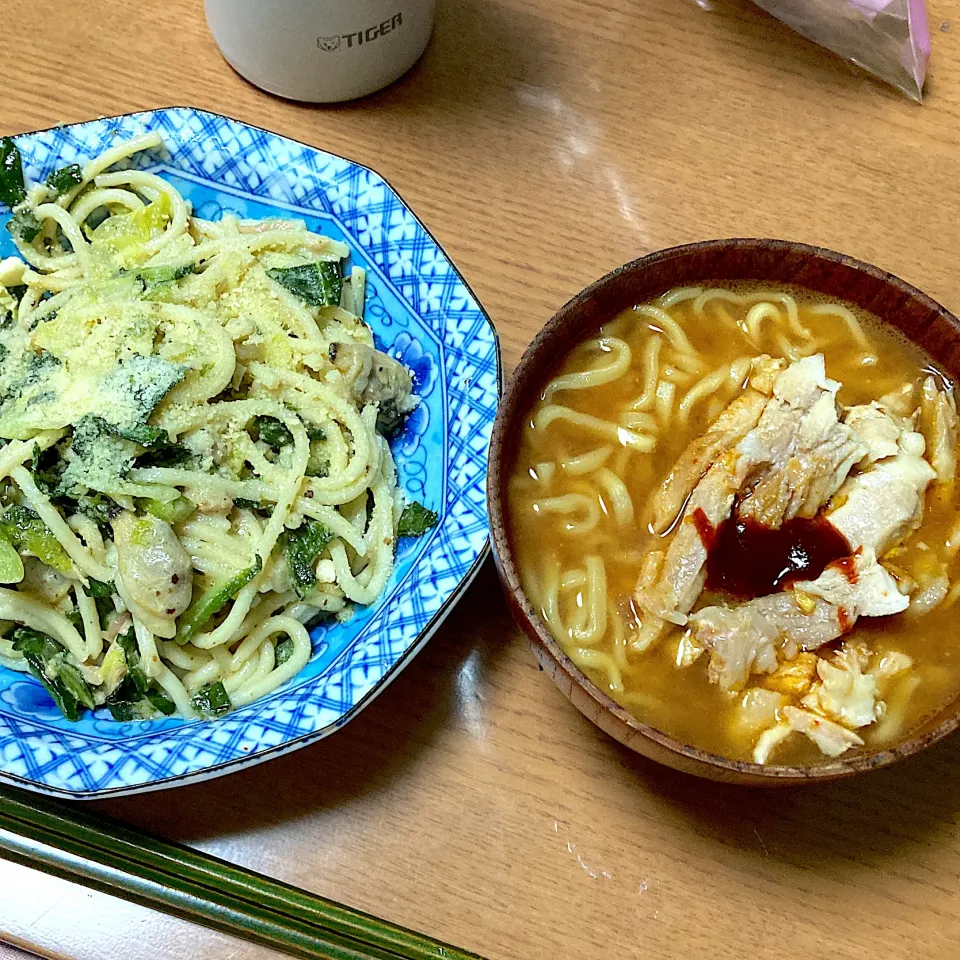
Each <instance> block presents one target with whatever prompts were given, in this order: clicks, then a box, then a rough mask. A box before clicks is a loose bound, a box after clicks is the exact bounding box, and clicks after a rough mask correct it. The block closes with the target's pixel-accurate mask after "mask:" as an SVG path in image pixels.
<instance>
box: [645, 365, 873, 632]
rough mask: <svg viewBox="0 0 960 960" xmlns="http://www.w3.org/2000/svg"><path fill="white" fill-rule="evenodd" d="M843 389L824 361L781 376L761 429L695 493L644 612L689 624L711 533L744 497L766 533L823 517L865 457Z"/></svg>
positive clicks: (743, 507) (649, 586) (745, 508)
mask: <svg viewBox="0 0 960 960" xmlns="http://www.w3.org/2000/svg"><path fill="white" fill-rule="evenodd" d="M839 386H840V385H839V384H838V383H836V382H835V381H832V380H828V379H827V377H826V373H825V370H824V365H823V357H822V356H821V355H819V354H818V355H816V356H812V357H805V358H804V359H802V360H798V361H796V362H795V363H792V364H791V365H790V366H789V367H787V368H786V369H785V370H783V371H782V372H781V373H780V374H779V375H778V376H777V377H776V380H775V382H774V384H773V390H772V393H773V396H772V398H771V399H770V400H768V401H767V404H766V406H765V407H764V410H763V413H762V414H761V416H760V419H759V421H758V423H757V426H756V427H754V428H753V429H752V430H750V431H749V432H748V433H747V434H746V435H745V436H744V437H743V439H742V440H741V441H740V442H739V443H738V444H737V446H736V447H735V448H734V449H733V450H728V451H727V452H726V453H725V454H724V455H723V456H721V457H720V458H719V459H718V460H716V462H715V463H714V464H713V465H712V466H711V467H710V468H709V470H707V472H706V474H705V475H704V477H703V478H702V479H701V480H700V482H699V483H698V484H697V485H696V487H695V488H694V490H693V493H691V494H690V498H689V500H688V501H687V507H686V510H685V511H684V516H683V520H682V521H681V522H680V524H679V525H678V527H677V531H676V533H675V534H674V536H673V539H672V540H671V542H670V545H669V547H668V548H667V551H666V556H665V557H664V560H663V563H662V564H661V566H660V569H659V572H658V574H657V577H656V578H655V579H654V580H653V582H649V580H642V582H641V583H640V584H639V585H638V588H637V594H636V597H637V601H638V602H639V604H640V605H641V606H642V607H644V608H645V609H646V610H647V611H648V612H649V613H651V614H653V615H654V616H656V617H659V618H661V619H663V620H668V621H671V622H674V623H680V624H682V623H684V622H686V614H687V613H688V612H689V611H690V610H691V608H692V607H693V604H694V603H695V602H696V599H697V597H698V596H699V595H700V591H701V590H702V588H703V584H704V581H705V579H706V574H705V572H704V565H705V563H706V560H707V548H706V546H705V545H704V543H703V536H702V534H703V531H704V530H705V529H711V530H712V529H713V528H715V527H717V526H719V524H720V523H721V522H722V521H723V520H725V519H726V518H727V517H728V516H729V515H730V512H731V510H732V508H733V504H734V500H735V498H736V497H737V495H738V494H739V495H741V500H740V513H741V515H746V516H753V517H754V518H755V519H757V520H758V521H759V522H761V523H763V524H764V525H765V526H772V527H777V526H779V525H780V523H781V522H782V521H783V520H785V519H790V518H792V517H794V516H798V515H799V516H805V517H812V516H814V515H815V514H816V513H817V511H818V510H819V509H820V507H821V506H822V505H823V503H824V502H825V501H826V500H827V499H828V498H829V497H830V496H831V495H832V494H833V493H834V491H835V490H836V489H837V487H839V486H840V484H842V483H843V480H844V478H845V477H846V475H847V472H848V471H849V470H850V467H851V466H852V465H853V464H854V463H856V462H857V461H858V460H859V459H861V457H862V456H863V454H864V452H865V448H864V447H863V445H862V444H861V443H860V442H859V440H857V439H856V436H855V435H854V434H853V431H852V430H850V428H849V427H847V426H845V425H844V424H841V423H840V422H839V421H838V419H837V412H836V393H837V390H838V389H839ZM751 484H755V485H754V486H752V487H751ZM744 491H749V492H747V493H746V495H745V496H744V495H743V494H744ZM755 498H756V499H755Z"/></svg>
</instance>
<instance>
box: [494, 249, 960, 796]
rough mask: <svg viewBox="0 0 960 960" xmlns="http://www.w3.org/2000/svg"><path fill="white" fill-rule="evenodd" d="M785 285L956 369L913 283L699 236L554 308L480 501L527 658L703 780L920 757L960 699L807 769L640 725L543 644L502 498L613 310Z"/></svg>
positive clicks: (850, 769)
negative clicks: (540, 398) (739, 287)
mask: <svg viewBox="0 0 960 960" xmlns="http://www.w3.org/2000/svg"><path fill="white" fill-rule="evenodd" d="M724 280H726V281H733V280H760V281H769V282H771V283H780V284H795V285H798V286H801V287H806V288H807V289H809V290H813V291H817V292H819V293H823V294H827V295H829V296H833V297H837V298H840V299H843V300H846V301H848V302H852V303H855V304H857V305H858V306H860V307H862V308H863V309H865V310H869V311H870V312H871V313H873V314H875V315H877V316H878V317H880V318H881V319H882V320H885V321H886V322H887V323H890V324H892V325H893V326H895V327H897V328H898V329H899V330H901V331H902V332H903V333H904V334H906V336H907V337H909V338H910V339H911V340H912V341H914V342H915V343H917V344H919V345H920V346H921V347H922V348H923V349H924V350H925V351H926V352H927V353H928V354H929V355H930V356H932V357H934V358H935V359H936V360H937V361H938V363H940V364H941V365H942V366H943V368H944V369H945V370H946V371H948V372H949V373H950V374H951V375H957V374H960V321H958V320H957V318H956V317H954V316H953V315H952V314H951V313H949V312H948V311H946V310H945V309H944V308H943V307H941V306H940V305H939V304H938V303H935V302H934V301H933V300H931V299H930V297H928V296H927V295H926V294H924V293H922V292H921V291H919V290H918V289H916V287H912V286H911V285H910V284H908V283H905V282H904V281H903V280H900V279H899V278H898V277H895V276H893V275H892V274H889V273H886V272H885V271H883V270H879V269H878V268H877V267H872V266H870V265H868V264H865V263H861V262H860V261H858V260H854V259H852V258H851V257H846V256H843V255H842V254H839V253H833V252H832V251H829V250H823V249H821V248H819V247H811V246H807V245H805V244H801V243H792V242H790V241H785V240H707V241H704V242H702V243H694V244H690V245H688V246H682V247H673V248H671V249H669V250H661V251H659V252H657V253H652V254H650V255H649V256H647V257H643V258H641V259H640V260H634V261H633V262H632V263H628V264H626V266H623V267H620V268H619V269H617V270H614V271H613V272H612V273H609V274H607V276H605V277H603V279H601V280H598V281H597V282H596V283H594V284H593V285H592V286H590V287H587V289H586V290H584V291H583V292H582V293H580V294H578V295H577V296H576V297H574V298H573V299H572V300H571V301H570V302H569V303H568V304H566V305H565V306H564V307H562V308H561V309H560V311H559V312H558V313H557V314H556V316H554V317H553V319H552V320H551V321H550V322H549V323H548V324H547V325H546V326H545V327H544V328H543V329H542V330H541V331H540V333H539V334H538V335H537V336H536V338H535V339H534V341H533V342H532V343H531V344H530V346H529V347H528V348H527V350H526V352H525V353H524V355H523V358H522V359H521V361H520V364H519V366H518V367H517V369H516V370H515V371H514V374H513V377H512V379H511V381H510V383H509V385H508V387H507V390H506V393H505V394H504V397H503V400H502V402H501V404H500V411H499V413H498V415H497V421H496V425H495V426H494V432H493V439H492V442H491V444H490V469H489V473H488V478H487V502H488V505H489V510H490V527H491V538H492V541H493V549H494V557H495V560H496V564H497V571H498V573H499V575H500V580H501V583H502V585H503V588H504V592H505V594H506V597H507V601H508V603H509V605H510V608H511V610H512V612H513V615H514V617H515V618H516V620H517V622H518V623H519V624H520V626H521V627H522V628H523V629H524V631H525V632H526V634H527V636H528V637H529V639H530V642H531V644H532V646H533V651H534V653H535V654H536V657H537V659H538V660H539V662H540V664H541V665H542V666H543V669H544V670H546V671H547V673H548V674H549V675H550V677H551V678H552V679H553V681H554V682H555V683H556V684H557V686H558V687H559V688H560V689H561V690H562V691H563V693H564V694H565V695H566V696H567V697H569V699H570V700H571V701H572V702H573V704H574V705H575V706H576V707H577V709H579V710H580V711H581V712H582V713H583V714H584V715H585V716H586V717H588V718H589V719H590V720H592V721H593V722H594V723H596V724H597V725H598V726H599V727H600V728H601V729H603V730H605V731H606V732H607V733H609V734H610V735H611V736H612V737H615V738H616V739H617V740H619V741H620V742H621V743H623V744H625V745H626V746H628V747H630V748H631V749H633V750H636V751H637V752H638V753H641V754H643V755H644V756H646V757H650V758H651V759H652V760H657V761H659V762H660V763H665V764H667V765H668V766H670V767H674V768H676V769H677V770H682V771H685V772H687V773H693V774H696V775H698V776H701V777H707V778H709V779H711V780H721V781H726V782H731V783H742V784H751V785H787V784H799V783H811V782H819V781H826V780H835V779H838V778H840V777H849V776H853V775H854V774H858V773H864V772H866V771H867V770H875V769H877V768H879V767H885V766H887V765H888V764H891V763H894V762H895V761H897V760H900V759H902V758H903V757H908V756H910V755H911V754H914V753H918V752H919V751H920V750H923V749H924V748H925V747H928V746H929V745H930V744H932V743H935V742H936V741H937V740H939V739H940V738H941V737H944V736H946V735H947V734H948V733H951V732H952V731H953V730H954V729H956V727H957V726H958V724H960V699H958V700H956V701H954V702H952V703H950V704H949V705H947V706H946V707H944V708H943V709H942V710H941V711H940V712H939V713H937V714H936V715H934V716H932V717H930V718H929V719H927V720H926V721H924V722H923V724H922V725H921V726H920V727H919V728H917V729H914V730H913V731H911V733H910V734H908V736H907V737H906V738H905V739H904V740H903V741H902V742H901V743H898V744H897V745H895V746H893V747H890V748H889V749H886V750H879V751H875V752H872V753H870V752H867V753H860V754H857V755H855V756H851V757H849V758H847V759H842V758H841V759H837V760H829V761H825V762H824V763H821V764H816V765H814V766H810V767H792V766H776V765H769V766H764V765H761V764H756V763H750V762H746V761H742V760H730V759H727V758H725V757H720V756H716V755H714V754H711V753H707V752H706V751H703V750H700V749H697V748H696V747H692V746H690V745H689V744H686V743H681V742H680V741H678V740H675V739H674V738H672V737H669V736H667V735H666V734H665V733H662V732H661V731H660V730H657V729H655V728H654V727H651V726H649V725H647V724H645V723H642V722H641V721H639V720H638V719H637V718H636V717H634V716H632V715H631V714H629V713H628V712H627V711H626V710H624V709H623V707H621V706H620V705H619V704H617V703H615V702H614V701H613V700H612V699H611V698H610V697H609V696H607V694H606V693H604V692H603V691H602V690H600V689H599V688H598V687H597V686H595V685H594V684H593V683H592V682H591V681H590V680H589V679H587V677H586V676H585V675H584V674H583V673H582V672H581V671H580V669H579V668H578V667H577V666H575V665H574V663H573V662H572V661H571V660H570V658H569V657H568V656H567V655H566V654H565V653H564V652H563V650H562V649H561V647H560V645H559V644H558V643H557V642H556V641H555V640H554V639H553V637H552V636H551V635H550V632H549V631H548V629H547V627H546V625H545V624H544V623H543V621H542V620H541V619H540V617H539V615H538V614H537V613H536V611H535V610H534V608H533V605H532V604H531V603H530V600H529V599H528V598H527V596H526V595H525V594H524V592H523V589H522V588H521V586H520V579H519V576H518V572H517V566H516V563H515V561H514V556H513V550H512V548H511V543H510V525H509V519H508V516H507V509H506V498H507V484H508V482H509V478H510V474H511V470H512V466H513V463H514V460H515V457H516V455H517V449H518V441H519V432H520V428H521V427H522V418H523V416H524V415H525V413H526V411H528V410H529V409H530V407H531V406H532V405H533V403H534V401H535V398H536V396H537V394H538V392H539V391H540V390H541V389H542V387H543V384H544V383H546V382H547V380H548V378H549V376H550V374H551V373H552V371H553V369H554V368H555V367H556V365H557V364H558V362H559V360H560V359H561V358H563V357H564V356H566V354H567V353H568V352H569V351H570V350H571V349H572V348H573V346H575V345H576V344H577V343H579V342H580V341H582V340H583V339H585V338H586V337H587V336H589V335H590V334H592V333H594V332H595V331H596V330H597V329H598V328H599V327H600V326H601V325H602V324H603V323H605V322H606V321H608V320H610V319H611V318H612V317H614V316H616V314H618V313H619V312H620V311H622V310H624V309H626V308H628V307H631V306H633V305H635V304H637V303H643V302H645V301H649V300H652V299H654V298H655V297H658V296H660V295H661V294H662V293H665V292H666V291H667V290H669V289H671V288H672V287H683V286H694V285H696V286H700V285H702V284H705V283H709V282H711V281H724Z"/></svg>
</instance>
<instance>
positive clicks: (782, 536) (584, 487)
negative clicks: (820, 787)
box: [509, 285, 960, 764]
mask: <svg viewBox="0 0 960 960" xmlns="http://www.w3.org/2000/svg"><path fill="white" fill-rule="evenodd" d="M525 422H526V426H525V427H524V430H523V435H522V439H521V444H520V449H519V453H518V458H517V461H516V465H515V469H514V470H513V473H512V476H511V481H510V487H509V516H510V524H511V538H512V542H513V544H514V548H515V552H516V556H517V560H518V566H519V569H520V573H521V580H522V583H523V586H524V589H525V591H526V592H527V595H528V596H529V597H530V598H531V600H532V601H533V603H534V606H535V607H536V608H537V609H538V611H539V613H540V615H541V617H542V618H543V620H544V622H545V624H546V625H547V627H548V628H549V630H550V631H551V633H552V634H553V636H554V637H555V638H556V639H557V641H558V643H559V644H560V645H561V646H562V648H563V649H564V651H565V652H566V653H567V655H568V656H569V657H570V659H571V660H572V661H573V662H574V663H575V664H576V665H577V666H578V667H579V668H580V669H581V670H582V671H583V672H584V673H585V674H586V675H587V676H588V677H590V678H591V679H592V680H593V681H594V682H595V683H596V684H597V685H598V686H599V687H601V689H603V690H604V691H605V692H607V693H608V694H609V695H610V696H611V697H612V698H613V699H614V700H615V701H617V702H618V703H620V704H621V705H622V706H623V707H625V708H626V709H627V710H629V711H630V712H632V713H633V714H634V715H635V716H636V717H638V718H639V719H640V720H642V721H644V722H646V723H649V724H651V725H653V726H655V727H657V728H658V729H660V730H663V731H664V732H666V733H668V734H670V735H672V736H674V737H676V738H677V739H679V740H681V741H683V742H686V743H691V744H693V745H695V746H697V747H700V748H702V749H704V750H707V751H710V752H713V753H715V754H719V755H722V756H725V757H730V758H736V759H744V760H754V761H755V762H758V763H797V764H810V763H816V762H822V761H823V760H824V758H832V757H838V756H841V755H845V754H847V753H848V752H850V751H858V750H867V749H876V748H880V747H883V746H884V745H888V744H890V743H892V742H893V741H894V740H896V739H898V738H901V737H902V736H903V735H904V734H905V733H907V732H908V731H909V730H910V729H911V728H912V727H914V726H916V725H917V724H918V723H920V722H921V721H922V719H923V718H924V717H925V716H927V715H929V714H930V713H931V712H932V711H934V710H935V709H937V708H938V707H939V706H941V705H942V704H943V703H944V702H945V701H946V700H947V698H949V697H951V696H953V695H954V694H955V693H956V692H958V689H960V673H958V671H957V670H956V669H955V668H952V666H951V662H952V652H953V651H952V639H951V638H952V629H951V627H952V624H951V619H952V617H953V616H954V611H953V610H952V607H953V605H954V604H955V603H956V601H957V599H958V598H960V581H958V580H957V572H958V571H957V562H956V556H957V553H958V551H960V523H958V522H957V520H956V519H955V518H956V515H957V512H956V506H957V502H956V500H957V492H956V484H955V481H954V477H955V474H956V432H957V410H956V402H955V398H954V390H953V384H952V382H951V381H950V380H949V379H948V378H947V377H946V376H945V375H944V373H943V372H942V371H941V370H939V369H938V368H937V367H936V365H934V364H933V363H932V362H931V361H930V359H929V358H928V357H926V356H924V355H922V354H921V353H920V351H919V350H918V348H917V347H915V346H914V345H913V344H911V343H909V342H907V341H906V340H904V339H902V338H900V337H899V336H897V335H896V334H895V333H894V332H892V331H891V329H890V328H889V327H887V326H884V325H883V324H882V323H880V321H878V320H877V319H876V318H874V317H872V316H869V315H867V314H865V313H864V312H863V311H860V310H858V309H855V308H853V307H851V306H849V305H847V304H844V303H839V302H833V301H828V300H826V299H824V298H823V297H820V296H816V295H813V294H811V293H809V292H807V291H804V290H798V289H788V288H766V287H758V286H755V285H739V286H737V285H734V286H730V287H710V286H703V287H691V288H684V289H677V290H672V291H670V292H668V293H666V294H664V295H663V296H662V297H660V298H659V299H657V300H656V301H653V302H651V303H646V304H642V305H639V306H637V307H634V308H632V309H629V310H627V311H625V312H624V313H622V314H621V315H619V316H617V317H615V318H613V319H612V320H611V321H610V322H609V323H607V324H606V325H604V327H603V328H602V329H601V330H599V331H598V333H597V334H596V336H594V337H591V338H590V339H588V340H586V341H584V342H583V343H581V344H579V345H578V346H577V347H576V348H575V349H574V350H573V351H572V352H571V353H570V354H569V356H567V357H566V358H565V359H564V360H563V361H562V363H561V364H560V366H559V368H558V369H557V371H556V372H555V375H554V376H553V377H552V378H551V379H550V380H549V381H548V382H547V383H546V384H545V386H544V388H543V390H542V392H541V395H540V397H539V399H538V401H537V402H536V403H535V405H534V406H533V408H532V409H531V410H530V411H529V416H528V417H526V418H525Z"/></svg>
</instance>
